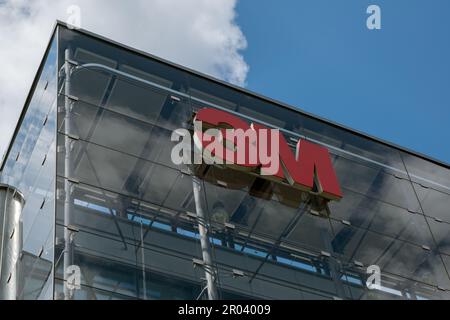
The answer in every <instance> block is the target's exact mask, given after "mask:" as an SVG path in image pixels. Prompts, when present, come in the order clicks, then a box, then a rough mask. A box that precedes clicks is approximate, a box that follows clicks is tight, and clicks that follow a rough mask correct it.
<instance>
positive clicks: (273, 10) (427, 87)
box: [237, 0, 450, 163]
mask: <svg viewBox="0 0 450 320" xmlns="http://www.w3.org/2000/svg"><path fill="white" fill-rule="evenodd" d="M370 4H376V5H379V6H380V8H381V14H382V17H381V19H382V29H381V30H368V29H367V27H366V19H367V17H368V16H369V15H368V14H367V13H366V9H367V7H368V6H369V5H370ZM237 13H238V18H237V23H238V25H239V26H240V27H241V29H242V31H243V33H244V35H245V37H246V38H247V41H248V48H247V49H246V50H245V51H243V55H244V57H245V60H246V62H247V63H248V64H249V66H250V72H249V74H248V76H247V87H248V89H250V90H252V91H256V92H258V93H261V94H263V95H266V96H269V97H271V98H275V99H278V100H281V101H283V102H286V103H289V104H291V105H294V106H296V107H299V108H301V109H303V110H305V111H308V112H311V113H313V114H316V115H319V116H322V117H325V118H327V119H330V120H333V121H335V122H338V123H341V124H344V125H346V126H349V127H351V128H355V129H357V130H360V131H363V132H366V133H368V134H371V135H374V136H376V137H379V138H381V139H385V140H388V141H391V142H393V143H396V144H399V145H401V146H404V147H407V148H410V149H412V150H415V151H418V152H421V153H424V154H426V155H429V156H431V157H434V158H436V159H439V160H442V161H444V162H447V163H450V148H449V146H448V141H450V126H449V122H450V18H449V16H450V1H449V0H432V1H427V0H395V1H392V0H389V1H382V0H372V1H365V0H345V1H344V0H340V1H336V0H314V1H313V0H302V1H269V0H243V1H239V3H238V6H237Z"/></svg>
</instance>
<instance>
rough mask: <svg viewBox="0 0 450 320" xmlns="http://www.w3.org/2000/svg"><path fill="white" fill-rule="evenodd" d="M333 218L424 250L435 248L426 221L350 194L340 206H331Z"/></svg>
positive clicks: (395, 207)
mask: <svg viewBox="0 0 450 320" xmlns="http://www.w3.org/2000/svg"><path fill="white" fill-rule="evenodd" d="M329 207H330V211H331V217H332V218H333V219H340V220H345V221H349V222H350V223H351V224H352V225H353V226H356V227H360V228H363V229H369V230H371V231H374V232H377V233H381V234H384V235H387V236H391V237H394V238H398V239H402V240H407V241H411V242H413V243H416V244H418V245H420V246H422V245H427V246H432V245H433V239H432V237H431V234H430V230H429V228H428V226H427V224H426V221H425V217H424V216H423V215H421V214H413V213H410V212H408V211H407V210H405V209H403V208H400V207H397V206H393V205H390V204H387V203H384V202H381V201H377V200H375V199H373V198H369V197H366V196H364V195H361V194H359V193H356V192H352V191H350V190H345V196H344V198H342V199H341V201H339V202H336V201H335V202H330V204H329Z"/></svg>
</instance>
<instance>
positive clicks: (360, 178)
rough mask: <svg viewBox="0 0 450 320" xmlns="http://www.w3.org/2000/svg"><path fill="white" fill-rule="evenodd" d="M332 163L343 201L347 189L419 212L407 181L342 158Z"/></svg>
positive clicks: (412, 191) (335, 159)
mask: <svg viewBox="0 0 450 320" xmlns="http://www.w3.org/2000/svg"><path fill="white" fill-rule="evenodd" d="M333 162H334V167H335V169H336V174H337V177H338V179H339V182H340V184H341V186H342V187H343V189H344V190H343V193H344V199H345V197H346V189H349V190H351V191H352V192H357V193H360V194H362V195H366V196H368V197H371V198H375V199H378V200H381V201H384V202H387V203H390V204H393V205H397V206H400V207H402V208H404V209H407V210H412V211H413V212H421V211H420V206H419V202H418V201H417V197H416V195H415V193H414V190H413V189H412V187H411V183H410V182H409V181H408V180H405V179H399V178H397V177H395V176H393V175H391V174H387V173H385V172H383V170H381V169H378V170H377V169H374V168H371V167H367V166H364V165H361V164H359V163H356V162H354V161H350V160H347V159H345V158H343V157H337V156H335V157H334V160H333Z"/></svg>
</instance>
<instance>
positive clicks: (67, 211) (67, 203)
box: [63, 49, 74, 300]
mask: <svg viewBox="0 0 450 320" xmlns="http://www.w3.org/2000/svg"><path fill="white" fill-rule="evenodd" d="M64 55H65V64H64V71H65V83H64V93H65V95H64V108H65V117H64V128H65V136H64V176H65V177H67V178H70V177H72V156H71V149H72V143H73V141H72V139H71V138H70V137H69V134H70V132H71V128H70V126H71V119H70V108H71V103H72V102H71V100H70V98H69V96H70V76H71V71H72V70H71V66H70V63H69V61H70V58H71V57H70V49H66V51H65V53H64ZM64 190H65V197H64V269H63V272H64V299H65V300H71V299H72V298H73V290H71V289H69V286H68V284H67V280H68V274H67V270H69V267H70V266H71V265H73V260H74V255H73V243H72V242H73V235H72V233H73V232H72V231H71V230H69V228H68V227H69V226H70V225H71V224H72V212H71V211H72V205H73V203H72V192H71V183H70V181H69V180H68V179H65V180H64Z"/></svg>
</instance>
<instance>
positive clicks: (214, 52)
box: [0, 0, 249, 156]
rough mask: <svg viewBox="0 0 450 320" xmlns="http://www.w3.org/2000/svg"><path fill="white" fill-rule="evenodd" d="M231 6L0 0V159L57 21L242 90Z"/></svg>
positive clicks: (211, 1) (172, 0)
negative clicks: (72, 12)
mask: <svg viewBox="0 0 450 320" xmlns="http://www.w3.org/2000/svg"><path fill="white" fill-rule="evenodd" d="M236 1H237V0H130V1H125V0H96V1H92V0H58V1H55V0H0V39H1V40H2V42H1V49H0V129H1V134H0V156H1V155H3V153H4V152H5V150H6V147H7V143H8V142H9V140H10V138H11V135H12V132H13V130H14V128H15V126H16V123H17V119H18V117H19V114H20V111H21V109H22V107H23V104H24V102H25V98H26V94H27V93H28V90H29V88H30V86H31V83H32V80H33V76H34V74H35V73H36V71H37V67H38V65H39V62H40V60H41V58H42V56H43V53H44V50H45V46H46V44H47V42H48V39H49V36H50V33H51V30H52V26H53V24H54V22H55V20H56V19H60V20H62V21H66V20H67V19H68V17H69V14H68V13H67V9H68V8H69V7H70V6H71V5H77V6H79V7H80V8H81V27H82V28H84V29H87V30H91V31H93V32H95V33H98V34H101V35H104V36H106V37H109V38H112V39H114V40H116V41H118V42H121V43H124V44H127V45H129V46H132V47H136V48H138V49H140V50H143V51H146V52H150V53H152V54H155V55H157V56H160V57H163V58H165V59H168V60H171V61H174V62H176V63H179V64H182V65H185V66H188V67H190V68H193V69H197V70H200V71H202V72H205V73H207V74H210V75H213V76H216V77H218V78H221V79H224V80H226V81H229V82H231V83H234V84H238V85H244V84H245V79H246V76H247V72H248V70H249V68H248V65H247V64H246V62H245V61H244V59H243V57H242V55H241V53H240V52H241V50H244V49H245V48H246V46H247V43H246V39H245V37H244V35H243V34H242V32H241V30H240V28H239V26H237V25H236V23H235V15H236V12H235V7H236Z"/></svg>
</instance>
